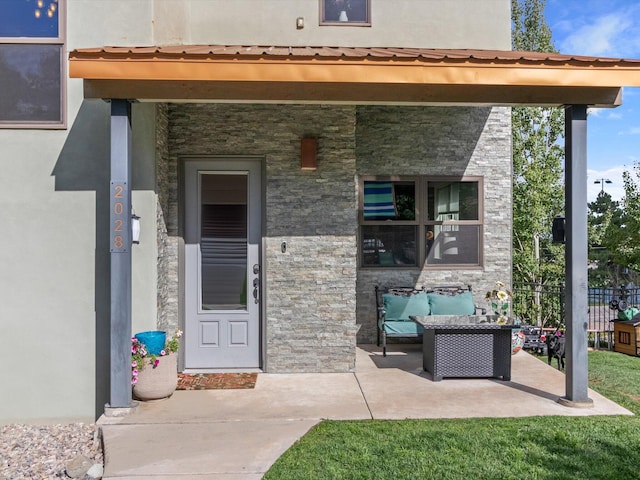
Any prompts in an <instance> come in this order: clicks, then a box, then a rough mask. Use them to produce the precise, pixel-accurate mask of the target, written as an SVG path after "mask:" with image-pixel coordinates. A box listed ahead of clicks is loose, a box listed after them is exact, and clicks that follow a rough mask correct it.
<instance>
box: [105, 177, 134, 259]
mask: <svg viewBox="0 0 640 480" xmlns="http://www.w3.org/2000/svg"><path fill="white" fill-rule="evenodd" d="M128 197H129V191H128V190H127V182H111V201H110V206H111V227H110V229H109V230H110V233H111V252H115V253H124V252H127V251H128V244H129V242H128V241H127V239H128V238H129V229H128V223H127V219H128V215H127V208H126V205H127V203H128V202H127V200H128Z"/></svg>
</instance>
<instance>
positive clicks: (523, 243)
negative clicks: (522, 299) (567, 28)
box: [511, 0, 564, 285]
mask: <svg viewBox="0 0 640 480" xmlns="http://www.w3.org/2000/svg"><path fill="white" fill-rule="evenodd" d="M544 6H545V0H512V1H511V20H512V33H513V36H512V47H513V49H514V50H524V51H535V52H555V51H556V50H555V48H554V47H553V43H552V40H551V30H550V29H549V27H548V26H547V24H546V22H545V19H544V15H543V12H544ZM563 133H564V112H563V111H562V110H561V109H560V108H542V107H514V108H513V109H512V135H513V216H514V221H513V278H514V282H525V283H534V284H537V285H543V284H556V283H561V282H562V281H563V279H564V249H563V247H562V246H561V245H554V244H553V243H552V238H551V226H552V222H553V218H554V217H555V216H556V215H558V214H561V213H562V211H563V209H564V185H563V182H562V173H563V168H562V162H563V159H564V151H563V148H562V146H561V144H560V140H561V139H562V138H563Z"/></svg>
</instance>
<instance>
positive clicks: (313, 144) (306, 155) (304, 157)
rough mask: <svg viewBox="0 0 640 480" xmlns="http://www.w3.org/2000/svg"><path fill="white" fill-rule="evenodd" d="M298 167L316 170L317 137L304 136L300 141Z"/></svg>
mask: <svg viewBox="0 0 640 480" xmlns="http://www.w3.org/2000/svg"><path fill="white" fill-rule="evenodd" d="M300 168H301V169H302V170H316V169H317V168H318V139H317V138H313V137H305V138H303V139H302V140H301V141H300Z"/></svg>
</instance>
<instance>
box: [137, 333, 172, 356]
mask: <svg viewBox="0 0 640 480" xmlns="http://www.w3.org/2000/svg"><path fill="white" fill-rule="evenodd" d="M134 336H135V337H136V338H137V339H138V341H139V342H140V343H144V346H145V347H147V352H149V353H150V354H151V355H160V352H161V351H162V350H163V349H164V346H165V344H166V341H167V332H161V331H160V330H154V331H151V332H141V333H136V334H135V335H134Z"/></svg>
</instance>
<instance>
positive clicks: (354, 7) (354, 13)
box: [320, 0, 371, 26]
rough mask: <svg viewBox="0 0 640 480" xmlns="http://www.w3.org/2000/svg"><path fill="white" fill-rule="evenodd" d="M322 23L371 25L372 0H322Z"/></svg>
mask: <svg viewBox="0 0 640 480" xmlns="http://www.w3.org/2000/svg"><path fill="white" fill-rule="evenodd" d="M320 25H356V26H358V25H360V26H369V25H371V0H320Z"/></svg>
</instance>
